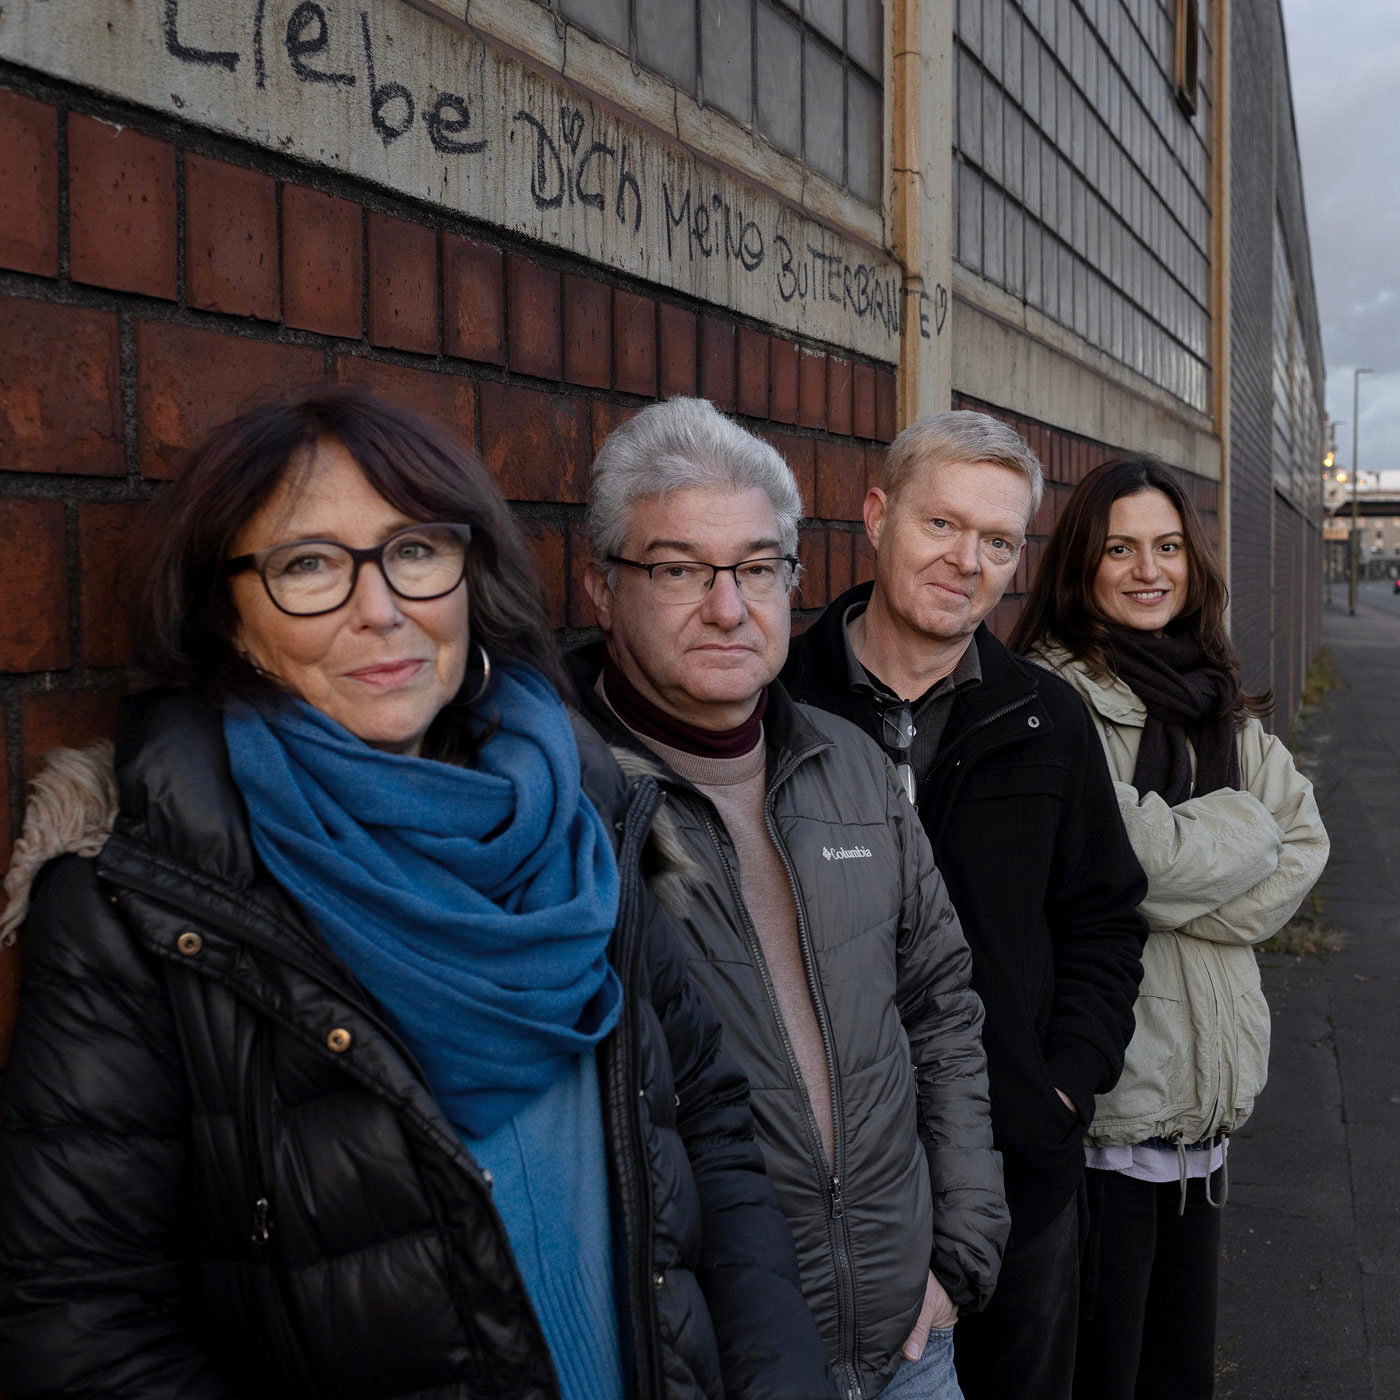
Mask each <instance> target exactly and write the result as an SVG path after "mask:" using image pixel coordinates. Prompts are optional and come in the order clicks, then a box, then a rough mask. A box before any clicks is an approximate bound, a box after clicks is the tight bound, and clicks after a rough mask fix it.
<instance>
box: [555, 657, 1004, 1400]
mask: <svg viewBox="0 0 1400 1400" xmlns="http://www.w3.org/2000/svg"><path fill="white" fill-rule="evenodd" d="M570 662H571V666H572V668H573V675H574V679H575V682H576V684H577V686H578V690H579V699H580V706H581V708H582V710H583V712H584V714H585V716H586V717H587V718H588V720H589V722H590V723H592V724H593V725H594V726H595V728H597V729H599V730H600V732H602V733H603V735H604V737H605V738H606V739H608V741H609V742H610V743H612V744H613V745H614V746H615V747H620V746H624V745H630V746H631V747H632V748H633V749H634V750H635V751H636V752H637V753H638V755H639V756H644V757H645V760H646V761H647V762H648V763H649V764H651V765H653V771H655V772H656V773H657V776H658V778H659V781H660V782H661V786H662V789H663V791H664V793H665V795H666V802H667V808H668V810H669V812H670V815H671V817H672V820H673V821H674V823H675V826H676V829H677V832H678V834H679V835H680V836H681V838H682V840H683V842H684V844H685V847H686V849H687V851H688V853H689V854H690V855H691V856H692V857H693V858H694V859H695V861H696V862H697V864H698V865H699V867H700V869H701V877H700V878H699V880H698V882H697V883H698V888H697V889H696V891H695V893H694V895H693V897H692V899H691V901H690V904H689V909H688V912H687V914H686V916H685V917H684V918H683V919H682V920H681V921H680V930H681V934H682V939H683V942H684V943H685V944H686V945H687V951H688V954H689V965H690V966H689V970H690V975H691V979H692V980H693V981H694V982H696V983H697V984H698V985H699V986H700V988H701V989H702V991H704V993H705V994H706V996H707V997H708V998H709V1000H710V1001H711V1003H712V1004H713V1005H714V1007H715V1010H716V1011H717V1012H718V1013H719V1017H720V1020H721V1022H722V1023H723V1025H724V1036H725V1044H726V1046H727V1048H728V1049H729V1051H730V1053H731V1054H733V1055H734V1057H735V1058H736V1059H737V1060H738V1061H739V1063H740V1065H741V1066H742V1067H743V1069H744V1071H745V1073H746V1074H747V1075H748V1077H749V1082H750V1085H751V1088H752V1102H753V1113H754V1121H755V1126H756V1128H757V1134H758V1140H759V1144H760V1146H761V1147H762V1149H763V1154H764V1157H765V1160H766V1162H767V1166H768V1172H769V1175H770V1176H771V1177H772V1178H773V1182H774V1185H775V1186H776V1187H777V1192H778V1203H779V1205H780V1206H781V1207H782V1209H783V1213H784V1214H785V1215H786V1216H787V1218H788V1221H789V1223H790V1224H791V1226H792V1232H793V1236H794V1238H795V1240H796V1243H797V1255H798V1266H799V1269H800V1270H801V1275H802V1286H803V1293H804V1295H805V1296H806V1299H807V1302H808V1304H809V1305H810V1306H811V1308H812V1311H813V1313H814V1314H815V1316H816V1319H817V1324H818V1326H819V1327H820V1328H821V1331H822V1335H823V1337H824V1338H825V1340H826V1344H827V1348H828V1352H829V1354H830V1357H831V1360H832V1363H833V1366H834V1367H835V1369H836V1373H837V1379H838V1381H839V1382H840V1384H841V1386H842V1390H843V1392H844V1393H845V1394H846V1395H847V1396H850V1397H857V1400H858V1398H859V1397H865V1396H874V1395H877V1394H878V1393H879V1392H880V1390H881V1389H883V1387H884V1386H885V1385H886V1384H887V1383H888V1382H889V1380H890V1378H891V1376H893V1374H894V1372H895V1370H896V1369H897V1368H898V1365H899V1360H900V1348H901V1346H902V1345H903V1343H904V1340H905V1338H906V1337H907V1336H908V1334H909V1331H910V1329H911V1328H912V1326H913V1324H914V1322H915V1320H916V1318H917V1316H918V1312H919V1308H920V1305H921V1303H922V1301H923V1295H924V1288H925V1283H926V1280H927V1276H928V1271H929V1269H930V1268H931V1269H932V1270H933V1272H934V1274H935V1275H936V1276H937V1277H938V1279H939V1282H940V1283H942V1284H943V1286H944V1288H945V1289H947V1291H948V1294H949V1296H950V1297H951V1298H952V1299H953V1301H954V1302H955V1303H957V1304H958V1305H959V1307H960V1308H962V1307H966V1308H968V1309H975V1308H980V1307H982V1306H983V1305H984V1304H985V1303H986V1302H987V1300H988V1299H989V1298H990V1297H991V1294H992V1290H993V1287H994V1285H995V1283H996V1277H997V1271H998V1269H999V1268H1000V1263H1001V1252H1002V1248H1003V1246H1004V1244H1005V1241H1006V1236H1007V1232H1008V1230H1009V1228H1010V1217H1009V1215H1008V1213H1007V1209H1006V1203H1005V1198H1004V1196H1003V1194H1002V1176H1001V1157H1000V1154H999V1153H998V1152H997V1151H996V1150H995V1149H994V1148H993V1147H992V1130H991V1117H990V1109H989V1105H988V1097H987V1064H986V1057H985V1054H984V1053H983V1049H982V1042H981V1028H982V1004H981V1002H980V1001H979V1000H978V998H977V995H976V993H975V992H973V991H972V990H971V988H970V987H969V985H968V981H969V978H970V976H971V972H972V962H971V957H970V955H969V953H968V950H967V944H966V943H965V942H964V941H963V936H962V929H961V927H960V926H959V924H958V918H957V915H956V913H955V912H954V910H953V907H952V904H951V902H950V901H949V899H948V894H947V889H946V887H945V886H944V883H943V879H942V877H941V876H940V875H939V873H938V870H937V868H936V866H935V865H934V863H933V855H932V852H931V851H930V850H929V845H928V839H927V838H926V837H925V835H924V832H923V828H922V826H921V825H920V823H919V821H918V817H917V814H916V813H915V812H914V809H913V808H912V807H911V806H910V805H909V803H908V801H907V800H906V799H905V798H904V797H903V795H902V794H901V793H900V792H899V791H898V789H897V787H896V779H895V777H894V773H893V770H892V769H891V768H890V765H889V762H888V760H887V759H886V758H885V756H884V755H883V753H881V751H880V749H879V748H878V746H877V745H876V744H874V743H873V742H872V741H871V740H870V739H869V738H868V737H867V736H866V735H864V734H862V733H861V732H860V731H859V730H858V729H856V728H855V726H854V725H852V724H849V723H847V722H846V721H845V720H843V719H839V718H837V717H836V716H834V715H830V714H826V713H824V712H822V711H819V710H814V709H810V708H808V707H807V706H800V705H796V704H794V703H793V702H792V701H791V700H790V699H789V698H788V696H787V694H786V692H785V691H784V690H783V689H782V687H781V686H780V685H778V684H777V683H774V684H773V685H772V686H771V687H770V690H769V701H768V709H767V712H766V714H765V716H764V734H765V739H766V743H767V749H768V760H767V773H768V795H767V801H766V807H767V812H768V816H769V825H770V830H771V832H772V834H773V836H774V839H775V841H776V843H777V846H778V850H779V853H780V854H781V855H782V857H783V859H784V862H785V863H786V865H787V867H788V871H789V874H790V875H791V877H792V883H793V894H794V898H795V900H796V905H797V916H798V932H799V937H800V940H801V944H802V953H803V958H804V961H805V962H806V964H807V969H808V976H809V979H810V982H811V988H812V992H813V1000H814V1003H815V1007H816V1013H817V1020H818V1024H819V1026H820V1029H821V1032H822V1036H823V1040H824V1042H825V1046H826V1051H827V1060H828V1063H829V1065H830V1066H831V1067H832V1085H831V1088H832V1106H833V1112H834V1120H835V1125H834V1126H835V1144H834V1146H835V1162H834V1165H833V1167H832V1169H831V1170H830V1171H828V1169H827V1163H826V1157H825V1154H824V1152H823V1150H822V1146H821V1140H820V1136H819V1132H818V1128H817V1124H816V1120H815V1118H814V1116H813V1113H812V1109H811V1106H810V1103H809V1101H808V1098H807V1094H806V1091H805V1089H804V1088H803V1085H802V1081H801V1076H800V1071H799V1070H798V1067H797V1062H796V1058H795V1056H794V1053H793V1050H792V1046H791V1044H790V1043H789V1041H788V1038H787V1035H786V1032H785V1030H784V1028H783V1025H782V1019H781V1016H780V1014H779V1011H778V1004H777V1000H776V996H775V993H774V989H773V983H772V980H771V978H770V976H769V973H768V969H767V965H766V963H765V961H764V958H763V954H762V952H761V950H760V945H759V940H758V936H757V933H756V932H755V930H754V927H753V924H752V921H751V919H750V917H749V913H748V910H747V909H746V908H745V906H744V901H743V898H742V896H741V894H740V888H739V877H738V862H737V858H736V854H735V851H734V847H733V844H732V842H731V840H730V837H729V833H728V832H727V831H726V829H725V827H724V823H723V822H722V820H721V819H720V816H719V814H718V812H717V811H716V809H715V807H714V806H713V804H712V803H711V802H710V801H709V799H708V798H706V797H705V796H704V795H703V794H702V793H700V792H699V790H698V789H696V788H695V787H693V786H692V785H691V784H689V783H688V782H686V781H685V780H684V779H682V778H680V777H679V776H677V774H675V773H674V772H673V771H672V770H671V769H670V768H667V767H665V766H664V765H663V764H661V763H660V761H659V760H658V759H656V758H655V756H654V755H652V754H651V753H650V751H649V750H645V749H643V748H641V747H640V746H639V745H638V741H637V740H636V738H635V736H633V735H631V734H630V733H629V732H628V731H627V730H626V729H625V728H624V727H623V726H622V725H621V723H620V722H619V721H618V719H617V717H616V715H615V714H614V713H613V712H612V710H611V709H610V708H609V707H608V706H607V705H606V704H605V703H604V702H603V701H602V700H601V698H600V697H599V696H598V695H597V693H596V692H595V690H594V689H593V687H594V683H595V682H596V679H597V674H598V670H599V668H600V666H601V664H602V648H601V646H600V645H595V646H592V647H587V648H584V649H581V650H580V651H576V652H575V653H574V654H573V656H572V657H571V658H570Z"/></svg>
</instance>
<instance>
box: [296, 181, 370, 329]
mask: <svg viewBox="0 0 1400 1400" xmlns="http://www.w3.org/2000/svg"><path fill="white" fill-rule="evenodd" d="M363 224H364V215H363V212H362V211H361V209H360V206H359V205H358V204H354V203H352V202H351V201H350V200H348V199H337V198H336V197H335V196H334V195H329V194H322V193H321V191H320V190H309V189H307V188H306V187H305V186H303V185H286V186H284V187H283V190H282V311H283V315H284V316H285V317H286V319H287V324H288V325H289V326H294V327H296V328H297V329H298V330H304V331H319V332H320V333H321V334H323V335H337V336H347V337H352V338H354V339H356V340H358V339H359V337H360V331H361V324H362V322H363V320H364V305H363V303H364V285H365V256H364V228H363Z"/></svg>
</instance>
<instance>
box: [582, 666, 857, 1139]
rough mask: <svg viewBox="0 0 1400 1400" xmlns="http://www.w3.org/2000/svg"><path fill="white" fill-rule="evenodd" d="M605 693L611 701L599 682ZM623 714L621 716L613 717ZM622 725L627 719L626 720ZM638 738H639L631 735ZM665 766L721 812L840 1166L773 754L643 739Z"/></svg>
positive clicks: (822, 1129) (825, 1135) (800, 1063)
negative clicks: (778, 825)
mask: <svg viewBox="0 0 1400 1400" xmlns="http://www.w3.org/2000/svg"><path fill="white" fill-rule="evenodd" d="M598 691H599V693H600V694H601V695H602V696H603V698H604V699H605V700H606V699H607V692H606V691H605V690H603V686H602V679H601V677H600V678H599V682H598ZM614 713H616V711H614ZM619 718H620V717H619ZM631 732H633V733H635V731H631ZM636 738H637V741H638V743H641V744H645V745H646V746H647V748H649V749H650V750H651V751H652V753H654V754H655V755H656V756H657V757H658V758H659V759H660V760H661V761H662V762H663V763H665V764H667V765H669V767H670V768H671V769H672V770H673V771H674V772H675V773H676V774H677V776H679V777H681V778H684V779H685V780H686V781H687V782H689V783H694V784H695V786H696V787H697V788H699V789H700V791H701V792H703V793H704V794H705V796H706V797H708V798H709V799H710V801H711V802H713V803H714V804H715V807H716V809H717V810H718V812H719V815H720V819H721V820H722V821H723V822H724V825H725V828H726V830H727V831H728V832H729V836H730V839H731V840H732V841H733V842H734V850H735V852H736V853H737V855H738V860H739V871H738V874H739V890H740V893H741V894H742V896H743V900H744V906H745V908H746V909H747V910H748V914H749V918H750V919H751V920H752V922H753V926H754V929H755V931H756V932H757V934H758V942H759V947H760V948H761V950H762V954H763V960H764V962H765V963H766V964H767V966H768V975H769V977H770V979H771V980H772V983H773V991H774V993H775V995H776V996H777V999H778V1010H779V1013H780V1014H781V1016H782V1018H783V1028H784V1029H785V1030H786V1031H787V1036H788V1039H789V1041H791V1042H792V1050H793V1054H794V1056H795V1057H796V1059H797V1067H798V1069H799V1071H800V1072H801V1075H802V1082H803V1086H804V1087H805V1088H806V1090H807V1098H808V1101H809V1102H810V1103H811V1105H812V1115H813V1117H815V1118H816V1120H817V1131H818V1132H819V1133H820V1134H821V1140H822V1148H823V1149H824V1150H825V1152H826V1160H827V1165H828V1166H830V1165H831V1163H832V1161H833V1146H832V1145H833V1142H834V1141H835V1126H834V1122H835V1120H834V1118H833V1116H832V1106H831V1072H830V1066H829V1065H828V1064H827V1058H826V1048H825V1047H824V1046H823V1044H822V1036H821V1027H820V1026H819V1025H818V1023H817V1012H816V1008H815V1007H814V1006H813V1004H812V992H811V988H810V986H809V985H808V981H807V968H806V964H805V963H804V961H803V958H802V945H801V941H800V939H799V938H798V933H797V906H796V904H795V903H794V902H793V895H792V882H791V880H790V879H789V878H788V873H787V870H786V868H785V867H784V865H783V859H782V857H781V856H780V855H779V854H778V848H777V847H776V846H775V845H774V844H773V838H772V837H771V836H770V835H769V834H768V824H767V822H766V820H765V819H764V814H763V800H764V795H765V791H766V782H765V779H766V776H767V752H766V749H765V747H764V742H763V733H762V731H761V730H760V731H759V736H758V743H757V744H756V745H755V746H754V748H753V749H752V751H751V752H749V753H746V754H741V755H740V756H739V757H738V758H702V757H700V756H699V755H697V754H693V753H687V752H686V751H685V750H684V749H677V748H672V747H671V745H669V744H663V743H662V742H661V741H660V740H659V739H651V738H648V737H647V736H646V735H645V734H636Z"/></svg>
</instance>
